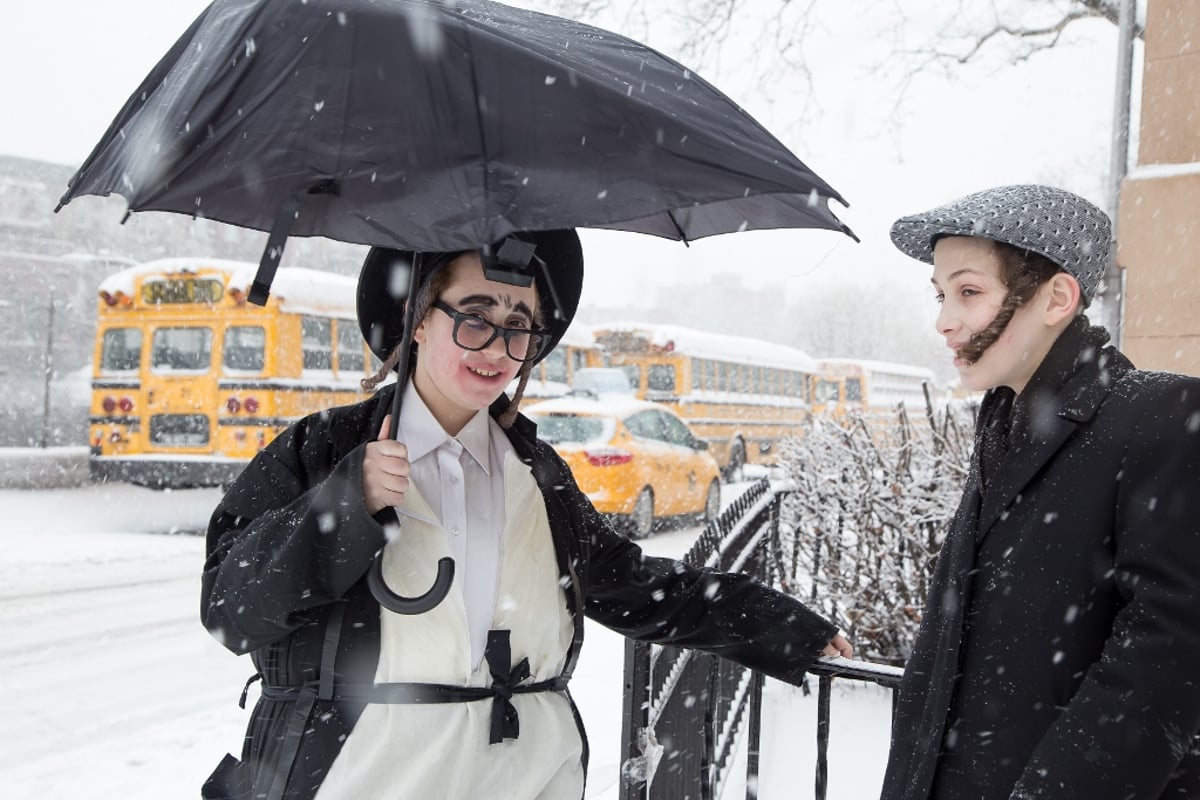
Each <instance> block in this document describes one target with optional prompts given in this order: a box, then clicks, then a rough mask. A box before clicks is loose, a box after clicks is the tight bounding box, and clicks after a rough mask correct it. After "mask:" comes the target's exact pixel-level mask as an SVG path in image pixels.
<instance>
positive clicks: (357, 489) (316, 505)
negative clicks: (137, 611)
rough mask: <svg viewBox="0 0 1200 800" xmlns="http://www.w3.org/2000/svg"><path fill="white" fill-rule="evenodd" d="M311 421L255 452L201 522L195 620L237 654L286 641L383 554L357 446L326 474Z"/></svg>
mask: <svg viewBox="0 0 1200 800" xmlns="http://www.w3.org/2000/svg"><path fill="white" fill-rule="evenodd" d="M315 419H316V418H309V419H308V420H305V421H302V422H300V423H297V425H296V426H293V427H292V428H290V429H289V430H288V431H285V432H284V433H283V434H281V435H280V436H279V437H277V438H276V439H275V441H273V442H272V443H271V444H270V445H269V446H268V447H267V449H265V450H263V451H262V452H261V453H259V455H258V456H257V457H256V458H255V459H254V460H253V461H251V462H250V464H249V465H248V466H247V467H246V469H245V470H244V471H243V472H242V474H241V475H240V476H239V477H238V478H237V480H236V481H235V482H234V484H233V485H232V486H231V487H230V489H229V491H228V492H226V494H225V496H224V497H223V498H222V500H221V502H220V504H219V505H218V506H217V509H216V511H215V512H214V513H213V516H212V520H211V521H210V523H209V527H208V547H207V560H206V561H205V565H204V575H203V580H202V591H201V604H200V605H201V610H200V613H201V619H202V621H203V623H204V626H205V627H206V628H208V630H209V631H210V632H211V633H212V634H213V636H214V637H216V639H217V640H218V641H220V642H221V643H222V644H223V645H224V646H225V647H227V648H228V649H230V650H232V651H233V652H235V653H239V654H241V653H246V652H249V651H251V650H254V649H256V648H258V647H261V646H263V645H265V644H267V643H270V642H272V641H275V640H277V639H280V638H282V637H284V636H286V635H287V634H289V633H290V632H292V631H293V630H295V629H296V628H298V627H300V626H301V625H303V624H304V623H305V622H306V621H307V619H306V616H305V614H306V612H307V611H309V610H310V609H313V608H316V607H318V606H321V605H325V604H327V603H330V602H332V601H334V600H338V599H340V598H341V597H343V596H344V595H345V593H346V592H347V590H348V589H349V588H350V587H351V586H353V585H354V584H355V583H356V582H357V581H358V580H359V579H360V578H361V577H362V576H363V575H364V574H365V572H366V570H367V568H368V567H369V566H370V564H371V560H372V558H373V557H374V554H375V553H376V552H377V551H378V550H379V549H380V548H381V547H383V545H384V541H385V538H384V530H383V527H382V526H381V525H380V524H379V522H377V521H376V520H375V519H374V518H372V517H371V516H370V515H369V514H368V513H367V510H366V507H365V504H364V500H363V492H362V461H363V449H364V448H363V446H359V447H357V448H355V449H354V450H352V451H350V452H349V453H347V454H346V455H345V457H343V458H341V459H339V460H338V461H337V464H336V466H332V462H333V460H334V459H333V455H332V450H331V446H330V444H329V441H328V437H327V436H323V435H321V433H320V431H321V430H322V426H321V424H320V423H319V422H314V420H315ZM313 428H316V431H315V432H314V430H313ZM331 466H332V469H331Z"/></svg>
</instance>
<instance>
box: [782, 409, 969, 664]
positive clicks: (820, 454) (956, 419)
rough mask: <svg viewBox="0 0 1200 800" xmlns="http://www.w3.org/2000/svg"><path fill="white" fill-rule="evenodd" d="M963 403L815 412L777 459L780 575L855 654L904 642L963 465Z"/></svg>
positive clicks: (886, 654)
mask: <svg viewBox="0 0 1200 800" xmlns="http://www.w3.org/2000/svg"><path fill="white" fill-rule="evenodd" d="M975 410H976V406H975V405H974V404H963V403H961V402H960V403H952V404H949V405H947V406H946V407H945V408H944V409H942V410H941V411H938V412H936V413H935V412H932V411H929V410H927V411H926V413H925V417H924V419H921V420H919V421H914V420H911V419H909V417H908V415H907V413H906V412H905V410H904V408H903V407H899V408H898V409H897V410H896V411H895V412H893V413H891V414H890V415H879V414H874V415H871V416H864V415H851V416H850V417H848V418H846V419H845V420H841V421H838V420H834V419H829V418H814V420H813V425H812V428H811V430H810V431H809V432H808V433H807V435H805V436H804V437H803V438H802V439H793V440H790V441H788V442H786V443H785V444H784V446H783V448H782V450H781V459H780V463H781V465H782V467H783V469H784V471H785V474H786V475H787V477H788V478H790V479H791V480H792V481H793V482H794V483H795V484H796V491H795V492H793V493H791V494H790V495H789V496H788V497H787V498H786V499H785V501H784V505H783V515H784V516H783V521H784V523H785V524H784V525H783V526H782V536H783V542H782V544H783V549H784V557H785V559H786V560H787V564H786V567H787V570H788V572H789V573H790V575H789V576H788V577H789V580H787V581H786V583H785V585H787V586H788V587H789V588H790V589H791V590H792V591H793V592H794V593H796V594H798V595H802V596H803V599H805V600H806V601H807V602H808V603H809V605H810V606H811V607H813V608H814V609H815V610H819V611H821V612H823V613H824V614H826V615H827V616H828V617H829V618H830V619H832V620H834V621H835V622H836V623H837V624H839V625H840V626H841V627H842V629H843V630H845V631H846V633H847V635H848V636H849V637H850V639H851V641H852V642H853V643H854V645H855V651H856V657H859V658H863V659H867V660H871V661H878V662H883V663H888V664H894V665H897V666H900V665H903V664H904V662H905V661H906V660H907V658H908V656H909V654H910V653H911V652H912V643H913V640H914V639H915V637H916V632H917V627H918V626H919V624H920V621H921V615H922V613H923V609H924V603H925V596H926V594H927V592H928V579H929V576H930V574H931V572H932V570H933V563H934V559H935V557H936V556H937V552H938V549H939V548H940V547H941V543H942V540H943V538H944V537H945V535H946V531H947V528H948V526H949V522H950V518H951V517H952V516H953V514H954V510H955V508H956V506H957V505H958V500H959V495H960V493H961V491H962V486H963V483H964V480H965V476H966V473H967V467H968V464H969V459H970V453H971V446H972V434H973V430H974V417H975Z"/></svg>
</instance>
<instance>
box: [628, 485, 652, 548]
mask: <svg viewBox="0 0 1200 800" xmlns="http://www.w3.org/2000/svg"><path fill="white" fill-rule="evenodd" d="M652 530H654V495H653V493H651V491H650V490H649V489H648V488H646V489H642V491H641V492H639V493H638V496H637V500H636V501H634V504H633V513H632V514H630V515H629V537H630V538H631V539H644V538H646V537H647V536H649V535H650V531H652Z"/></svg>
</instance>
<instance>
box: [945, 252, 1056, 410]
mask: <svg viewBox="0 0 1200 800" xmlns="http://www.w3.org/2000/svg"><path fill="white" fill-rule="evenodd" d="M1001 275H1002V272H1001V261H1000V255H999V254H998V253H997V252H996V249H995V246H994V245H993V243H992V241H991V240H990V239H981V238H976V237H972V236H947V237H945V238H942V239H939V240H938V241H937V243H936V244H935V245H934V248H933V277H932V278H931V279H930V280H931V281H932V283H933V286H934V290H935V291H936V292H937V295H938V301H939V303H940V304H941V310H940V311H939V312H938V315H937V321H936V325H937V331H938V333H940V334H941V335H942V336H943V337H944V338H945V340H946V346H947V347H949V348H950V349H951V350H953V351H954V367H955V368H956V369H957V370H958V374H959V377H960V378H961V379H962V382H963V386H964V387H966V388H967V389H969V390H971V391H973V392H978V391H983V390H985V389H991V388H992V387H995V386H1008V387H1010V388H1011V389H1013V390H1014V391H1016V392H1018V393H1019V392H1021V391H1022V390H1023V389H1024V388H1025V385H1026V384H1027V383H1028V382H1029V379H1030V378H1031V377H1032V376H1033V373H1034V370H1036V369H1037V367H1038V364H1039V363H1040V361H1041V357H1042V356H1043V355H1044V353H1045V350H1046V347H1048V345H1049V342H1047V341H1043V339H1045V338H1046V337H1047V336H1048V335H1051V336H1052V334H1051V333H1050V332H1049V331H1048V329H1047V328H1046V327H1045V326H1043V325H1040V324H1039V322H1038V319H1037V315H1036V313H1035V311H1034V309H1036V308H1037V307H1038V304H1039V302H1040V300H1041V295H1042V293H1043V290H1044V289H1045V288H1046V287H1045V286H1043V288H1042V289H1041V290H1039V291H1038V293H1037V294H1036V295H1034V297H1033V299H1031V300H1030V301H1029V302H1028V303H1026V304H1025V305H1024V306H1022V307H1021V308H1019V309H1017V312H1016V313H1015V314H1014V315H1013V318H1012V320H1011V321H1010V322H1009V323H1008V325H1007V326H1006V327H1005V329H1004V332H1003V333H1002V334H1000V338H999V339H997V340H996V342H995V344H993V345H992V346H991V347H989V348H988V349H987V350H985V351H984V353H983V355H982V356H981V357H980V358H979V360H978V361H976V362H975V363H973V364H972V363H968V362H967V361H966V360H965V359H963V358H961V357H960V355H959V351H960V350H961V349H962V348H963V346H965V345H966V343H967V342H968V341H969V340H970V338H971V337H972V336H973V335H974V334H976V333H978V332H980V331H982V330H983V329H984V328H986V327H987V326H988V325H989V324H991V322H992V320H993V319H995V317H996V313H997V312H998V311H999V310H1000V305H1001V303H1003V302H1004V298H1005V296H1006V295H1007V294H1008V287H1007V286H1005V285H1004V282H1003V281H1002V279H1001ZM1053 333H1057V331H1054V332H1053ZM1051 340H1052V338H1051Z"/></svg>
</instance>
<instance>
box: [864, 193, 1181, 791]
mask: <svg viewBox="0 0 1200 800" xmlns="http://www.w3.org/2000/svg"><path fill="white" fill-rule="evenodd" d="M891 235H892V241H893V242H894V243H895V245H896V246H897V247H898V248H899V249H900V250H901V251H903V252H904V253H905V254H907V255H909V256H911V257H913V258H915V259H917V260H919V261H923V262H925V263H927V264H932V265H933V276H932V282H933V288H934V291H935V292H936V294H937V298H938V301H939V303H940V304H941V310H940V312H939V314H938V316H937V329H938V332H939V333H941V334H942V336H943V337H945V340H946V344H947V345H948V346H949V347H950V348H951V350H952V351H953V357H954V365H955V367H956V368H957V369H958V372H959V375H960V376H961V379H962V382H963V385H964V386H966V387H967V388H969V389H971V390H976V391H979V390H986V394H985V395H984V398H983V401H982V405H981V407H980V410H979V418H978V421H977V427H976V435H975V449H974V454H973V456H972V461H971V468H970V472H969V475H968V478H967V482H966V486H965V488H964V491H963V496H962V501H961V504H960V505H959V508H958V511H957V513H956V514H955V516H954V519H953V522H952V523H951V527H950V530H949V532H948V534H947V536H946V539H945V541H944V543H943V545H942V549H941V553H940V554H939V556H938V561H937V565H936V568H935V572H934V576H933V579H932V582H931V588H930V592H929V597H928V599H927V602H926V606H925V612H924V616H923V618H922V621H921V628H920V632H919V633H918V635H917V641H916V645H915V647H914V651H913V654H912V656H911V657H910V659H909V661H908V664H907V666H906V669H905V674H904V680H903V683H902V684H901V687H900V692H899V699H898V702H897V709H896V714H895V721H894V727H893V733H892V747H891V754H890V758H889V761H888V766H887V773H886V777H885V779H884V788H883V793H882V797H883V798H884V800H902V799H903V800H918V798H920V799H921V800H924V798H949V800H960V799H962V800H1001V799H1002V798H1004V799H1009V798H1013V799H1015V798H1079V799H1081V800H1084V799H1086V800H1108V799H1109V798H1111V799H1112V800H1118V799H1120V800H1129V798H1146V799H1149V798H1160V797H1161V798H1179V799H1180V800H1182V799H1183V798H1198V797H1200V752H1198V750H1197V736H1196V735H1197V732H1198V731H1200V380H1197V379H1195V378H1188V377H1183V376H1180V375H1173V374H1167V373H1155V372H1143V371H1141V370H1138V369H1135V368H1134V366H1133V365H1132V364H1131V363H1130V362H1129V360H1128V359H1127V358H1126V357H1125V356H1124V355H1122V354H1121V353H1120V352H1119V351H1117V350H1116V349H1115V348H1113V347H1111V346H1108V345H1107V344H1106V342H1107V341H1108V334H1107V333H1106V332H1105V331H1104V330H1103V329H1102V328H1096V327H1091V326H1090V325H1089V324H1088V321H1087V318H1086V317H1084V316H1083V314H1082V310H1083V308H1084V307H1085V306H1086V305H1087V304H1088V302H1089V300H1090V299H1091V298H1092V296H1093V294H1094V292H1095V290H1096V285H1097V283H1098V282H1099V280H1100V276H1101V274H1102V273H1103V271H1104V267H1105V264H1106V261H1107V258H1108V251H1109V240H1110V236H1111V233H1110V223H1109V220H1108V218H1107V216H1105V214H1104V213H1103V212H1102V211H1100V210H1099V209H1098V208H1096V207H1095V206H1093V205H1092V204H1091V203H1089V202H1087V201H1086V200H1084V199H1083V198H1081V197H1077V196H1075V195H1073V194H1071V193H1069V192H1066V191H1063V190H1060V189H1055V188H1051V187H1047V186H1004V187H999V188H995V189H989V190H986V191H983V192H978V193H976V194H972V195H970V196H968V197H965V198H962V199H961V200H958V201H955V202H953V203H950V204H948V205H946V206H942V207H940V208H936V209H933V210H932V211H928V212H925V213H922V214H914V215H912V216H907V217H904V218H902V219H900V220H898V221H897V222H896V223H895V224H894V225H893V226H892V231H891Z"/></svg>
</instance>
